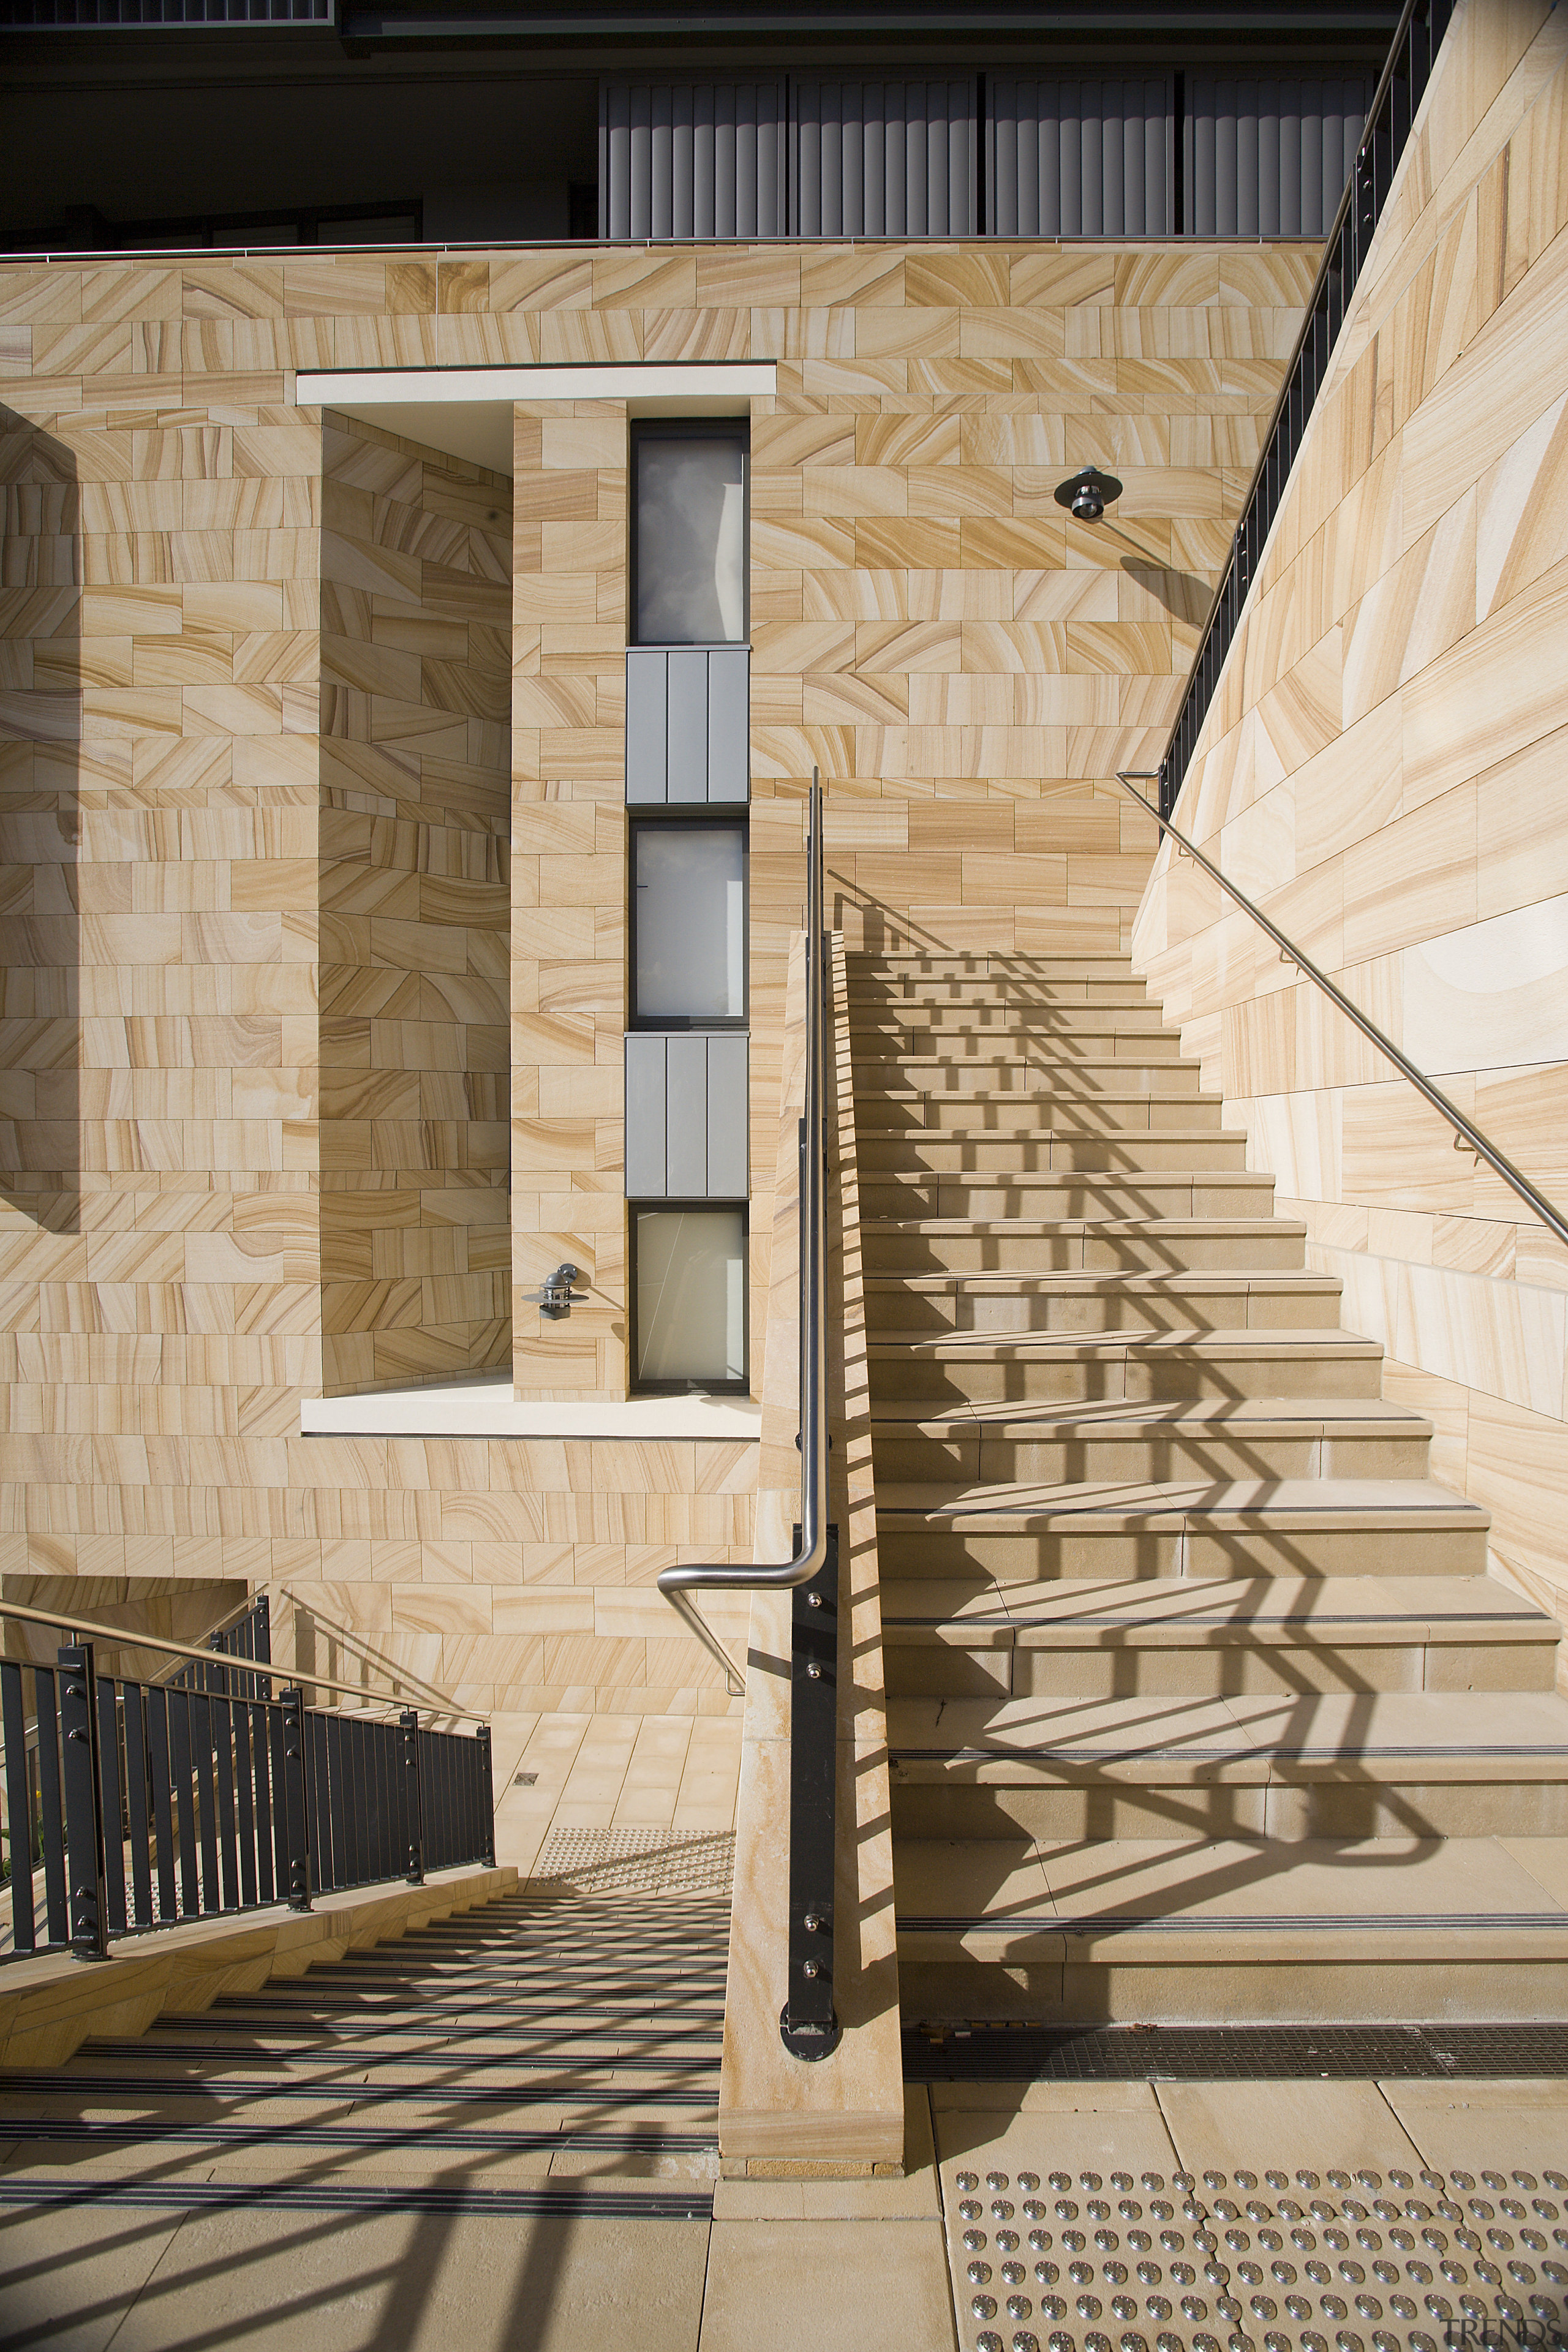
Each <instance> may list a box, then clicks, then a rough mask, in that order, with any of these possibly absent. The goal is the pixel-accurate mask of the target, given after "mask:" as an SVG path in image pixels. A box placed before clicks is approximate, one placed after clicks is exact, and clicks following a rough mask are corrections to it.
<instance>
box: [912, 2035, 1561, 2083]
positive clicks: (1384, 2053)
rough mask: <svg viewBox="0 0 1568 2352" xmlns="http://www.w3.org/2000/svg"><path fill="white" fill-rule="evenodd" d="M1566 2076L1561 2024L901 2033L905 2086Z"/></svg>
mask: <svg viewBox="0 0 1568 2352" xmlns="http://www.w3.org/2000/svg"><path fill="white" fill-rule="evenodd" d="M1509 2074H1563V2075H1568V2024H1565V2025H1323V2026H1313V2025H1123V2026H1085V2027H1081V2028H1074V2027H1071V2026H1058V2027H1050V2026H1037V2025H1028V2024H1020V2025H1008V2024H999V2025H994V2024H985V2023H975V2024H973V2025H970V2024H965V2023H963V2022H962V2021H958V2022H944V2021H935V2020H933V2021H930V2022H928V2023H925V2024H921V2025H918V2026H912V2027H908V2028H906V2030H905V2032H904V2077H905V2080H906V2081H908V2082H911V2083H953V2082H1001V2083H1017V2082H1034V2083H1049V2082H1057V2083H1146V2082H1155V2083H1161V2082H1174V2083H1183V2082H1187V2083H1195V2082H1206V2083H1214V2082H1258V2081H1269V2080H1272V2081H1276V2082H1289V2081H1305V2080H1310V2079H1315V2078H1318V2077H1321V2076H1328V2077H1330V2078H1331V2079H1334V2080H1351V2079H1354V2078H1356V2077H1358V2076H1359V2077H1363V2078H1366V2077H1373V2076H1377V2075H1391V2076H1393V2075H1403V2076H1405V2077H1412V2076H1414V2077H1423V2076H1425V2077H1430V2078H1433V2079H1436V2080H1441V2079H1443V2078H1444V2077H1451V2078H1456V2079H1458V2078H1460V2077H1466V2076H1484V2075H1509Z"/></svg>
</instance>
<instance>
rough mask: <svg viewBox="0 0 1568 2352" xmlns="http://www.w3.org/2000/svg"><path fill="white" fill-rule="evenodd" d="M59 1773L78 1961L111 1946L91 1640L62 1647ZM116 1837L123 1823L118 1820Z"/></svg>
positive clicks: (103, 1952) (72, 1931)
mask: <svg viewBox="0 0 1568 2352" xmlns="http://www.w3.org/2000/svg"><path fill="white" fill-rule="evenodd" d="M55 1663H56V1664H57V1666H58V1669H59V1691H60V1701H59V1704H60V1732H61V1735H62V1736H61V1747H62V1748H63V1749H64V1765H63V1770H62V1774H61V1779H62V1782H63V1794H64V1798H65V1826H66V1862H67V1866H68V1871H69V1876H68V1879H67V1882H66V1901H67V1916H68V1921H69V1934H70V1948H71V1950H72V1951H73V1952H74V1953H75V1954H76V1956H77V1958H78V1959H80V1960H101V1959H102V1958H104V1957H105V1955H106V1954H107V1952H108V1950H109V1906H108V1904H107V1902H106V1900H105V1886H104V1854H103V1780H102V1772H101V1769H100V1759H99V1752H98V1699H97V1693H96V1690H95V1688H94V1676H93V1670H92V1643H90V1642H74V1643H71V1644H70V1646H69V1647H68V1649H63V1650H60V1651H59V1652H58V1654H57V1655H56V1661H55ZM114 1828H115V1835H116V1837H118V1836H119V1834H120V1824H119V1822H116V1823H115V1825H114Z"/></svg>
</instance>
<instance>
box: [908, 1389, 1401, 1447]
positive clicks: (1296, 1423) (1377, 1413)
mask: <svg viewBox="0 0 1568 2352" xmlns="http://www.w3.org/2000/svg"><path fill="white" fill-rule="evenodd" d="M871 1421H872V1424H873V1427H875V1426H876V1424H878V1423H885V1424H888V1425H889V1426H891V1427H896V1428H899V1429H901V1430H907V1431H908V1432H909V1433H911V1434H918V1435H921V1436H930V1437H953V1436H962V1435H963V1434H965V1433H968V1432H969V1431H971V1430H984V1432H985V1433H986V1434H987V1435H988V1436H991V1437H1015V1436H1016V1437H1020V1438H1037V1439H1038V1438H1045V1437H1055V1438H1063V1439H1065V1438H1072V1437H1100V1436H1106V1435H1110V1436H1129V1437H1133V1436H1142V1435H1143V1434H1145V1433H1149V1432H1152V1431H1171V1430H1177V1431H1180V1430H1195V1429H1205V1430H1211V1431H1217V1432H1224V1431H1227V1430H1239V1429H1245V1430H1246V1431H1247V1432H1248V1433H1250V1434H1251V1435H1253V1436H1271V1435H1274V1434H1277V1433H1279V1434H1289V1435H1296V1434H1298V1433H1300V1431H1301V1430H1303V1429H1310V1430H1311V1431H1312V1432H1314V1433H1317V1434H1321V1435H1322V1436H1325V1437H1335V1436H1360V1435H1363V1434H1364V1433H1366V1432H1367V1431H1368V1430H1377V1431H1384V1430H1387V1431H1391V1432H1394V1433H1397V1434H1399V1435H1401V1436H1412V1435H1420V1434H1423V1433H1430V1432H1431V1428H1432V1423H1430V1421H1428V1420H1427V1418H1426V1415H1425V1414H1424V1413H1419V1412H1411V1411H1410V1410H1409V1408H1408V1407H1407V1406H1405V1405H1401V1404H1390V1403H1389V1402H1387V1401H1386V1400H1385V1399H1384V1398H1383V1397H1317V1398H1314V1397H1179V1398H1169V1399H1165V1400H1163V1401H1156V1402H1142V1401H1141V1400H1139V1399H1137V1398H1129V1397H1109V1398H1103V1399H1099V1400H1095V1401H1093V1402H1088V1403H1084V1402H1078V1401H1074V1402H1068V1403H1061V1402H1057V1401H1056V1400H1054V1399H1052V1398H1049V1397H1042V1398H1041V1399H1040V1400H1039V1402H1037V1403H1029V1402H1018V1401H1016V1400H1010V1401H1008V1402H1005V1403H1000V1404H984V1403H974V1402H970V1401H968V1400H965V1401H963V1402H960V1403H958V1404H954V1405H950V1406H948V1407H947V1408H946V1409H945V1410H943V1411H942V1412H932V1410H931V1400H930V1398H921V1397H910V1398H903V1399H900V1398H891V1397H889V1398H882V1397H879V1398H877V1399H876V1400H875V1401H874V1402H873V1403H872V1407H871Z"/></svg>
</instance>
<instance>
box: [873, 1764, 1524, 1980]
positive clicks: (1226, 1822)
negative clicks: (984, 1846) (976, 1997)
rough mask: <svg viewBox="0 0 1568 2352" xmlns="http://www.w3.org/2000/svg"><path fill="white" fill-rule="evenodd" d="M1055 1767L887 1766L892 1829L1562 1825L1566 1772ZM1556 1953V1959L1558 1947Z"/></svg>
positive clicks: (1175, 1832)
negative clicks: (1167, 1774)
mask: <svg viewBox="0 0 1568 2352" xmlns="http://www.w3.org/2000/svg"><path fill="white" fill-rule="evenodd" d="M1063 1769H1064V1771H1066V1770H1069V1769H1070V1771H1071V1772H1072V1775H1073V1779H1074V1783H1075V1785H1073V1786H1070V1787H1059V1788H1052V1787H1049V1786H1047V1785H1045V1784H1043V1783H1042V1784H1039V1785H1037V1786H1034V1787H1026V1786H1017V1785H1013V1786H1002V1785H990V1786H984V1785H980V1784H973V1785H970V1786H964V1785H963V1784H961V1783H957V1782H952V1783H949V1784H948V1785H946V1786H939V1785H936V1784H934V1783H933V1784H927V1785H923V1786H922V1785H919V1784H906V1783H905V1782H903V1781H902V1780H901V1779H900V1774H899V1771H898V1768H897V1766H896V1765H895V1767H894V1772H893V1787H892V1823H893V1835H894V1837H895V1839H897V1838H900V1837H902V1838H959V1839H965V1840H967V1839H972V1838H984V1839H995V1838H1017V1837H1020V1836H1022V1837H1032V1838H1039V1839H1040V1840H1042V1841H1043V1842H1044V1843H1047V1844H1053V1843H1055V1844H1065V1843H1070V1842H1075V1841H1079V1840H1090V1839H1098V1838H1172V1837H1184V1836H1189V1835H1190V1836H1193V1837H1205V1838H1228V1837H1237V1836H1242V1837H1246V1836H1254V1837H1270V1838H1279V1839H1281V1840H1284V1841H1286V1842H1292V1841H1295V1840H1298V1839H1302V1838H1347V1839H1353V1838H1388V1839H1393V1840H1395V1841H1403V1840H1405V1839H1410V1838H1415V1839H1421V1838H1439V1837H1457V1838H1484V1837H1562V1836H1563V1835H1564V1834H1565V1833H1568V1780H1555V1781H1553V1780H1539V1781H1524V1782H1520V1781H1517V1780H1468V1781H1465V1780H1460V1781H1444V1780H1437V1781H1421V1780H1408V1781H1398V1782H1394V1781H1386V1780H1380V1781H1365V1782H1361V1783H1337V1784H1336V1783H1331V1782H1328V1781H1319V1782H1316V1783H1315V1784H1308V1785H1305V1786H1301V1787H1286V1786H1277V1787H1273V1788H1268V1787H1266V1786H1264V1785H1263V1784H1262V1783H1261V1782H1254V1783H1250V1784H1241V1785H1237V1784H1234V1783H1228V1784H1227V1783H1224V1782H1217V1783H1209V1784H1205V1785H1202V1786H1196V1787H1194V1786H1191V1785H1183V1784H1181V1783H1170V1784H1166V1785H1163V1786H1162V1785H1156V1784H1153V1783H1152V1782H1144V1783H1139V1782H1135V1781H1133V1780H1131V1778H1130V1777H1125V1778H1122V1779H1121V1780H1116V1781H1111V1780H1099V1781H1093V1780H1089V1778H1088V1776H1087V1773H1086V1769H1085V1768H1084V1767H1083V1766H1082V1765H1073V1766H1070V1767H1064V1768H1063ZM1412 1769H1413V1770H1417V1769H1419V1767H1418V1766H1413V1767H1412ZM1565 1769H1568V1764H1565ZM1128 1770H1129V1773H1130V1771H1131V1768H1128ZM1565 1940H1568V1939H1565ZM1563 1959H1564V1961H1568V1949H1565V1950H1564V1952H1563Z"/></svg>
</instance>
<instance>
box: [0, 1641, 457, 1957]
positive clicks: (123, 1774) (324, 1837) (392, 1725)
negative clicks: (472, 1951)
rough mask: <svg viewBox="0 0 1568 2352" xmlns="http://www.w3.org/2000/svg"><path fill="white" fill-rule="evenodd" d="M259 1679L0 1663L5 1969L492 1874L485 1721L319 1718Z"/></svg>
mask: <svg viewBox="0 0 1568 2352" xmlns="http://www.w3.org/2000/svg"><path fill="white" fill-rule="evenodd" d="M13 1613H22V1612H10V1611H7V1610H6V1609H5V1605H4V1604H3V1603H0V1615H5V1614H13ZM25 1613H26V1616H27V1617H28V1618H31V1617H32V1616H33V1615H34V1614H35V1612H31V1611H29V1612H25ZM123 1639H124V1642H125V1645H126V1646H127V1647H131V1646H133V1645H136V1636H135V1635H134V1634H126V1635H125V1636H123ZM156 1646H158V1647H160V1648H165V1647H166V1648H174V1647H176V1646H177V1645H175V1644H172V1643H158V1644H156ZM191 1655H192V1657H193V1658H194V1659H195V1660H196V1661H198V1662H199V1663H200V1664H202V1665H203V1666H204V1667H205V1665H206V1661H205V1659H202V1658H201V1654H200V1653H195V1652H193V1653H192V1654H191ZM272 1679H274V1678H272V1677H263V1676H260V1675H236V1676H234V1680H235V1681H236V1682H237V1683H243V1684H247V1685H256V1686H257V1687H255V1688H251V1689H245V1690H233V1689H231V1690H226V1691H225V1690H215V1689H211V1688H195V1689H193V1688H186V1687H182V1686H181V1685H178V1684H171V1683H159V1682H139V1681H134V1680H132V1679H131V1678H130V1677H128V1676H124V1675H107V1674H100V1672H99V1671H98V1670H97V1666H96V1663H95V1656H94V1648H93V1643H91V1642H90V1641H77V1642H74V1643H69V1644H68V1645H67V1646H66V1647H64V1648H62V1649H61V1650H59V1651H58V1654H57V1656H56V1660H55V1663H54V1664H53V1665H52V1666H51V1665H43V1664H33V1663H31V1662H28V1661H25V1660H21V1659H12V1658H6V1659H0V1765H3V1772H0V1799H3V1801H4V1849H3V1852H4V1862H5V1872H4V1877H5V1879H6V1880H8V1882H9V1884H8V1887H7V1888H6V1892H8V1894H9V1896H10V1906H9V1907H10V1913H11V1929H12V1942H11V1950H10V1953H9V1954H8V1955H6V1957H10V1958H20V1957H23V1956H26V1954H29V1953H33V1952H37V1951H41V1950H46V1949H56V1950H58V1949H65V1948H68V1949H70V1950H72V1951H75V1952H78V1953H80V1954H81V1955H83V1956H84V1957H89V1958H90V1957H97V1956H100V1955H101V1954H102V1953H103V1952H104V1951H105V1950H106V1949H107V1948H108V1944H109V1940H110V1937H114V1936H123V1935H130V1934H134V1933H138V1932H141V1931H144V1930H149V1929H153V1928H157V1927H174V1926H176V1925H178V1924H179V1923H180V1922H182V1921H185V1920H192V1919H205V1918H212V1917H216V1916H220V1915H224V1914H232V1913H238V1912H245V1911H251V1910H256V1909H259V1908H261V1907H262V1906H266V1905H268V1904H271V1903H279V1902H286V1903H288V1904H289V1905H291V1906H292V1907H293V1908H294V1909H296V1910H301V1911H306V1910H309V1909H310V1900H311V1897H312V1895H319V1894H330V1893H335V1892H337V1891H339V1890H340V1889H344V1888H348V1887H355V1886H371V1885H376V1884H378V1883H380V1882H382V1881H384V1880H388V1879H394V1878H405V1879H407V1880H408V1881H409V1883H410V1884H411V1885H417V1884H419V1882H420V1881H421V1880H422V1879H423V1878H424V1876H425V1874H426V1871H427V1870H444V1869H449V1868H451V1867H453V1866H455V1865H457V1864H467V1863H487V1864H493V1862H494V1860H495V1831H494V1803H493V1795H492V1788H491V1772H490V1735H489V1725H488V1724H480V1725H479V1727H478V1729H477V1730H476V1731H475V1732H474V1733H473V1734H472V1736H468V1735H465V1734H462V1733H458V1732H450V1731H432V1730H429V1729H427V1728H426V1726H424V1725H423V1724H422V1723H421V1722H420V1720H419V1717H418V1715H417V1713H416V1710H415V1709H414V1708H412V1707H405V1708H404V1709H402V1710H401V1711H400V1712H399V1713H398V1714H397V1715H396V1716H395V1717H390V1718H387V1717H375V1716H372V1715H351V1714H345V1713H342V1712H331V1711H328V1710H326V1709H323V1708H318V1707H310V1706H306V1705H305V1704H304V1696H303V1693H302V1692H301V1691H300V1688H299V1687H298V1686H297V1685H292V1684H290V1685H288V1686H286V1687H285V1688H283V1689H282V1690H281V1691H280V1692H279V1695H278V1696H277V1697H273V1696H271V1695H270V1682H271V1680H272ZM276 1679H279V1680H281V1679H282V1678H281V1677H280V1676H279V1677H276ZM264 1680H265V1681H267V1683H268V1692H267V1695H265V1696H264V1695H261V1693H260V1691H259V1685H261V1683H262V1682H263V1681H264ZM359 1696H361V1697H362V1698H363V1693H361V1694H359ZM40 1876H41V1879H42V1885H41V1887H40V1885H39V1880H40ZM40 1896H41V1903H40Z"/></svg>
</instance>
